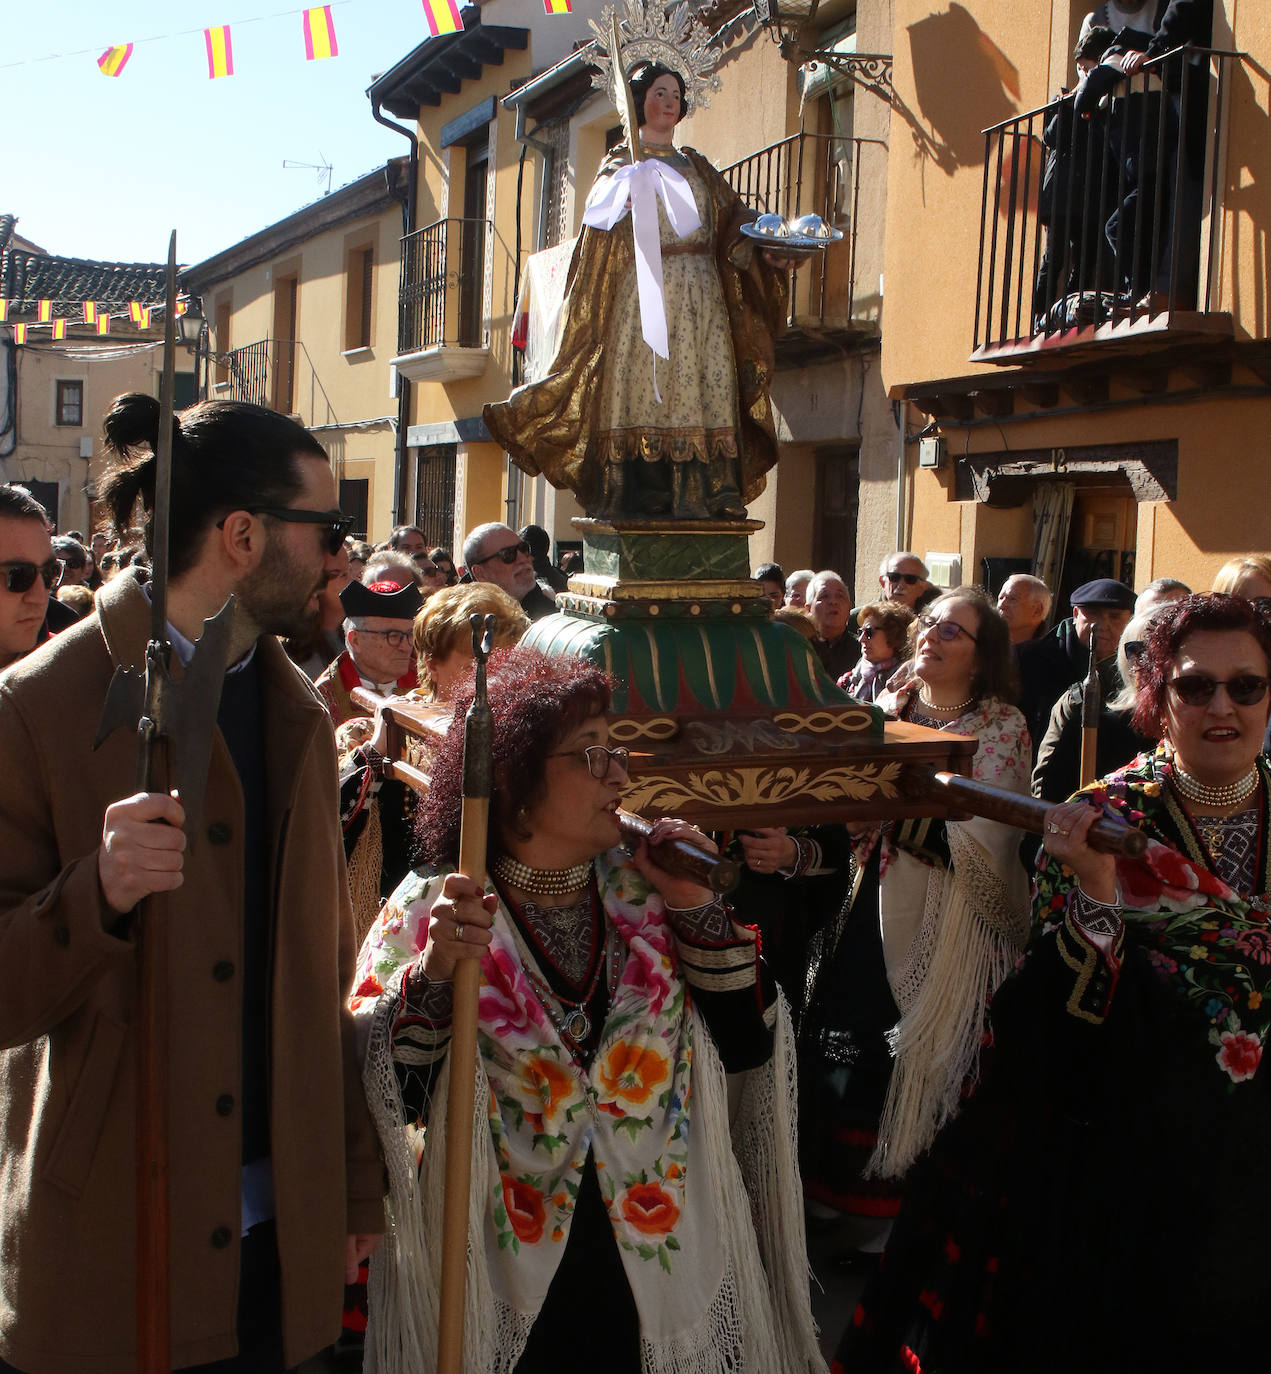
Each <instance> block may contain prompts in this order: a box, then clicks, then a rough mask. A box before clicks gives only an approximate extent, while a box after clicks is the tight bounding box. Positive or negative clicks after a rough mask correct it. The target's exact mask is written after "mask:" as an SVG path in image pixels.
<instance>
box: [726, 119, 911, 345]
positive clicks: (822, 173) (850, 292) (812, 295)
mask: <svg viewBox="0 0 1271 1374" xmlns="http://www.w3.org/2000/svg"><path fill="white" fill-rule="evenodd" d="M866 144H878V145H880V146H882V147H886V144H885V143H883V142H882V140H881V139H875V138H848V137H842V136H839V135H833V134H811V133H797V134H791V135H790V136H789V137H788V138H783V139H782V140H781V141H780V142H779V143H773V144H771V145H770V146H769V147H767V148H762V149H760V150H759V152H757V153H752V154H751V155H750V156H749V157H746V158H742V159H741V161H740V162H734V163H733V164H732V166H731V167H725V168H724V169H723V171H722V173H721V174H722V176H723V177H724V179H725V180H726V181H727V182H728V183H729V185H730V186H732V188H733V189H734V190H735V191H736V192H737V194H738V195H739V196H741V198H742V199H743V200H744V201H746V203H747V204H748V205H750V206H752V207H753V208H754V209H755V210H757V211H758V212H759V214H761V215H764V214H776V215H784V216H785V217H786V219H788V220H792V219H797V218H798V217H799V216H800V215H807V214H816V215H820V216H821V218H822V219H824V220H825V221H826V222H827V223H829V224H831V225H833V226H834V227H836V228H839V227H842V226H843V225H844V224H846V226H847V230H848V232H847V239H846V243H845V244H840V245H837V246H835V247H832V248H831V249H828V250H827V252H826V253H823V254H818V255H817V256H816V257H815V258H813V259H811V260H810V262H808V263H807V264H806V265H805V266H804V267H803V268H802V269H801V270H800V271H799V272H798V273H797V274H796V278H795V283H796V285H795V290H794V292H792V294H791V298H790V323H792V324H793V323H796V322H804V323H828V322H830V321H832V320H840V321H847V320H850V319H851V318H852V316H853V312H854V307H855V299H854V298H855V290H854V281H855V275H856V273H855V265H856V236H857V210H858V202H859V199H860V165H861V148H862V146H864V145H866ZM844 252H845V253H846V270H845V271H842V272H835V271H833V270H832V266H831V263H830V259H829V254H830V253H834V254H836V255H838V254H843V253H844Z"/></svg>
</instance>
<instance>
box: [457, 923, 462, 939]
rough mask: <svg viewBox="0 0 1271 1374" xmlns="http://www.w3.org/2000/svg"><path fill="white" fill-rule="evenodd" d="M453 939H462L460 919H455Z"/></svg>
mask: <svg viewBox="0 0 1271 1374" xmlns="http://www.w3.org/2000/svg"><path fill="white" fill-rule="evenodd" d="M455 939H456V940H462V939H463V922H462V921H456V922H455Z"/></svg>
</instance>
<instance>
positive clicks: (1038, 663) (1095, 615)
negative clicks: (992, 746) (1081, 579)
mask: <svg viewBox="0 0 1271 1374" xmlns="http://www.w3.org/2000/svg"><path fill="white" fill-rule="evenodd" d="M1069 601H1070V603H1071V605H1072V616H1071V617H1070V618H1069V619H1067V620H1061V621H1060V622H1059V624H1058V625H1056V626H1055V628H1054V629H1053V630H1052V631H1051V632H1050V633H1049V634H1047V635H1043V636H1042V637H1041V638H1040V639H1034V640H1032V641H1030V642H1029V643H1027V644H1021V645H1020V646H1019V650H1020V651H1019V680H1020V710H1021V711H1023V713H1024V719H1025V720H1026V721H1027V722H1028V733H1029V734H1030V735H1031V736H1032V739H1033V762H1034V763H1036V762H1037V751H1038V749H1039V748H1040V747H1041V742H1042V738H1043V737H1044V735H1045V734H1046V727H1047V726H1048V725H1049V723H1050V712H1051V708H1052V707H1053V706H1054V704H1055V702H1057V701H1058V700H1059V698H1060V697H1061V696H1063V694H1064V692H1066V691H1067V690H1068V688H1069V687H1071V686H1072V684H1073V683H1074V682H1080V681H1082V679H1084V677H1085V676H1086V673H1087V671H1088V669H1089V667H1090V635H1091V631H1094V632H1095V633H1097V634H1098V641H1097V650H1098V655H1099V677H1100V680H1101V683H1102V689H1103V699H1104V700H1105V701H1107V700H1108V698H1109V697H1110V696H1111V695H1112V694H1113V693H1114V692H1116V691H1118V690H1119V689H1120V687H1121V678H1120V675H1119V674H1118V673H1117V664H1116V652H1117V644H1118V642H1119V641H1120V639H1121V631H1122V630H1124V629H1125V627H1126V625H1127V624H1128V623H1129V620H1130V617H1131V616H1132V615H1133V614H1134V593H1133V592H1132V591H1131V590H1130V588H1129V587H1127V586H1126V585H1125V583H1124V582H1116V581H1114V580H1113V579H1112V578H1110V577H1097V578H1095V580H1094V581H1093V582H1086V583H1083V584H1082V585H1081V586H1080V587H1078V588H1077V590H1076V591H1075V592H1073V594H1072V596H1071V597H1070V598H1069Z"/></svg>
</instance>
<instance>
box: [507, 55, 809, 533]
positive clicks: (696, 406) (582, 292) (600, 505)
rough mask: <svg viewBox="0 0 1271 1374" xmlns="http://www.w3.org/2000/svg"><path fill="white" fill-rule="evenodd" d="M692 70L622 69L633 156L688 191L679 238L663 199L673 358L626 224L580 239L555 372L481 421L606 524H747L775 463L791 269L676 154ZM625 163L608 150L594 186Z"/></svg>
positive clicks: (734, 205)
mask: <svg viewBox="0 0 1271 1374" xmlns="http://www.w3.org/2000/svg"><path fill="white" fill-rule="evenodd" d="M668 46H669V45H668ZM671 51H674V49H671ZM666 60H668V61H670V60H671V58H670V56H669V55H668V57H667V59H666ZM685 70H687V71H688V72H689V74H690V75H693V74H692V72H691V68H689V67H688V64H687V60H686V61H685V63H684V69H683V70H671V69H670V68H668V67H666V66H661V65H658V64H654V63H642V64H640V65H638V66H636V67H635V69H634V70H633V72H632V74H631V76H630V83H631V90H632V94H633V96H634V100H635V109H636V115H637V118H638V120H639V139H640V143H641V145H642V155H643V157H645V158H650V159H656V160H657V162H659V163H661V164H662V165H663V166H664V167H666V168H668V169H669V170H670V171H672V172H674V173H676V174H677V176H678V180H679V181H680V182H682V183H684V184H686V185H687V187H688V188H689V190H691V194H692V199H693V203H694V205H695V207H696V211H697V216H698V218H699V219H700V223H699V225H698V227H697V228H695V229H692V230H691V231H689V232H686V233H685V234H684V235H683V236H681V235H680V234H679V233H678V232H677V231H676V229H675V228H674V227H673V226H672V224H671V222H670V220H669V219H668V218H667V213H666V208H665V205H664V204H663V201H662V199H661V198H659V199H658V202H657V215H658V234H659V239H660V243H661V266H662V279H663V280H662V286H663V300H664V309H665V317H666V328H667V346H668V349H669V359H668V360H667V361H661V362H659V360H658V359H657V355H656V354H655V353H654V352H653V351H652V349H651V348H650V346H649V344H648V343H646V342H645V339H644V336H643V327H644V326H643V317H642V311H641V305H640V300H639V296H638V293H637V289H636V255H635V248H634V241H633V230H632V217H631V216H630V215H628V216H626V217H625V218H622V219H620V220H619V221H618V222H617V223H616V224H615V225H614V227H613V228H612V229H604V228H591V227H588V228H584V229H583V231H582V233H581V234H580V235H579V239H578V245H577V247H576V248H575V250H574V257H573V261H572V262H571V264H570V269H569V287H568V295H567V299H566V303H565V318H566V323H565V329H564V334H563V336H562V339H561V343H560V347H559V349H558V350H557V354H556V359H555V362H554V364H553V366H552V369H551V371H549V373H548V375H547V376H546V377H544V378H543V379H542V380H541V381H538V382H534V383H531V384H529V385H527V386H523V387H520V388H518V389H517V390H516V391H515V392H513V394H512V395H511V397H509V399H508V400H507V401H504V402H501V403H499V404H494V405H487V406H486V407H485V412H484V414H485V422H486V426H487V427H488V429H489V430H490V433H491V434H492V435H493V437H494V438H495V440H496V441H497V442H498V443H500V444H501V445H502V446H503V448H504V449H505V450H506V451H507V452H508V453H510V454H511V455H512V458H513V459H514V460H515V461H516V463H517V464H518V465H519V466H520V467H522V468H524V469H525V471H526V472H529V473H531V474H533V475H537V474H539V473H543V474H544V475H545V476H546V477H547V478H548V480H549V481H551V482H552V484H553V485H554V486H557V487H568V488H570V489H571V490H573V491H575V492H576V493H577V494H578V497H579V500H580V502H581V504H582V505H583V508H584V509H585V510H586V511H587V512H588V514H596V515H600V516H601V517H602V518H606V519H618V518H623V517H632V516H634V517H637V518H639V517H654V518H661V519H670V520H677V521H678V520H740V519H743V518H744V517H745V514H746V503H747V502H749V501H753V500H754V498H755V497H756V496H758V495H759V493H760V492H761V491H762V490H763V488H764V473H765V472H767V470H768V469H769V468H770V467H772V465H773V464H774V463H775V462H776V460H777V443H776V434H775V430H774V428H773V416H772V406H771V403H770V400H769V396H768V385H769V380H770V378H771V376H772V372H773V367H774V362H773V339H774V337H775V335H776V333H777V331H778V329H779V327H780V323H781V321H782V320H783V319H784V317H785V311H786V274H785V271H784V263H783V260H782V259H781V258H780V257H779V256H775V255H772V256H770V254H771V250H769V249H760V248H758V247H757V245H755V244H754V243H752V242H751V241H750V240H749V239H747V238H746V237H744V236H743V235H742V233H741V226H742V225H743V224H744V223H745V222H747V221H749V220H751V219H753V218H754V214H755V212H754V211H753V210H752V209H750V208H749V207H748V206H747V205H746V204H745V202H743V201H742V199H741V197H740V196H738V194H737V193H736V191H734V190H733V188H732V187H731V186H730V185H729V184H728V182H727V181H725V180H724V178H723V177H722V176H721V175H720V174H719V172H717V171H716V170H715V168H714V167H712V166H711V164H710V163H709V162H707V160H706V159H705V158H704V157H703V156H702V155H701V154H700V153H698V152H697V151H696V150H694V149H692V148H676V147H675V146H674V142H673V138H674V133H675V126H676V124H677V123H678V122H679V121H680V120H681V119H683V118H684V116H685V114H687V113H688V110H689V108H690V106H689V102H688V100H687V99H686V92H687V87H686V84H685ZM629 161H630V155H629V152H628V151H627V150H626V149H625V148H619V149H616V150H615V151H614V153H613V154H611V155H610V157H609V158H608V159H606V161H605V162H604V164H603V165H602V167H601V169H600V177H599V178H598V179H597V188H600V187H602V185H603V183H604V181H605V179H606V178H614V177H615V174H618V173H620V172H622V170H623V169H624V167H625V165H626V164H627V163H628V162H629ZM592 194H593V197H594V196H595V195H596V190H595V189H593V193H592Z"/></svg>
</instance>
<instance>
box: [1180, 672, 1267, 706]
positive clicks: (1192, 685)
mask: <svg viewBox="0 0 1271 1374" xmlns="http://www.w3.org/2000/svg"><path fill="white" fill-rule="evenodd" d="M1169 685H1170V686H1171V687H1172V688H1173V689H1174V694H1175V696H1177V697H1178V699H1179V701H1181V702H1182V703H1183V705H1184V706H1207V705H1208V704H1209V703H1210V702H1211V701H1212V700H1213V698H1214V693H1215V692H1216V691H1217V690H1218V689H1219V687H1225V688H1226V689H1227V695H1228V696H1229V697H1230V698H1231V700H1232V701H1233V702H1234V703H1235V704H1236V705H1237V706H1256V705H1257V704H1258V702H1260V701H1261V700H1262V698H1263V697H1264V696H1266V694H1267V679H1266V678H1264V677H1258V676H1257V674H1255V673H1242V674H1241V675H1240V676H1239V677H1232V678H1228V679H1227V681H1226V682H1220V681H1219V680H1218V679H1217V678H1212V677H1209V676H1207V675H1206V674H1205V673H1185V674H1184V675H1183V676H1182V677H1173V678H1170V684H1169Z"/></svg>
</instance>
